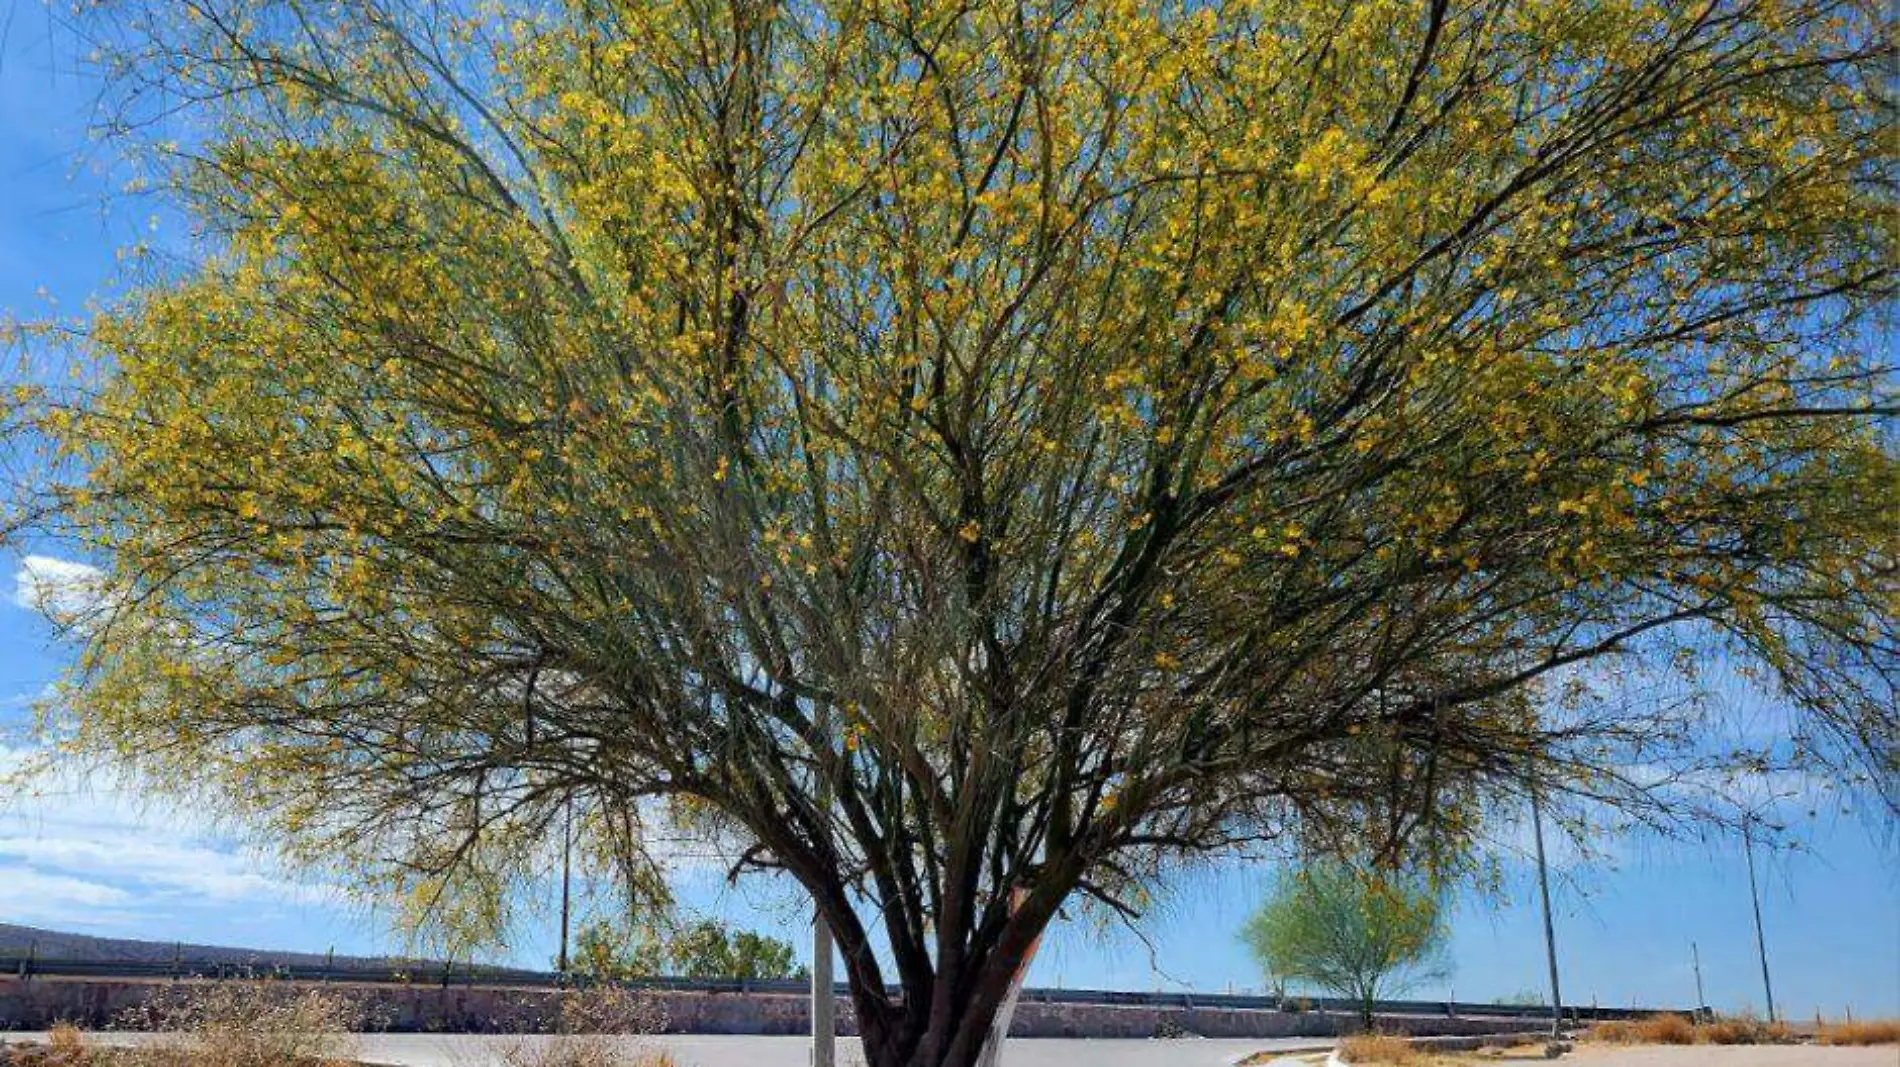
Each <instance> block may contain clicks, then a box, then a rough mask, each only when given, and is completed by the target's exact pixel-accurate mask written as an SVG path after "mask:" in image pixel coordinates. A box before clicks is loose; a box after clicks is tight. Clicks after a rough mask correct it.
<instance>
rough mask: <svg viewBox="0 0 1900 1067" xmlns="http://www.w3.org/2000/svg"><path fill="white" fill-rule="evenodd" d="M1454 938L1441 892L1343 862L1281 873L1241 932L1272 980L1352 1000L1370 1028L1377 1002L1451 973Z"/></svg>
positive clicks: (1362, 1020)
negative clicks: (1448, 953) (1449, 946)
mask: <svg viewBox="0 0 1900 1067" xmlns="http://www.w3.org/2000/svg"><path fill="white" fill-rule="evenodd" d="M1449 937H1450V929H1449V927H1448V926H1447V925H1446V922H1445V917H1444V915H1443V913H1442V908H1441V896H1440V894H1439V893H1438V892H1437V891H1435V890H1433V889H1430V888H1427V887H1426V886H1424V885H1423V884H1422V883H1420V882H1418V881H1416V880H1405V879H1394V878H1390V877H1384V876H1381V875H1378V874H1375V873H1370V872H1367V871H1364V870H1361V869H1359V868H1356V867H1353V866H1349V865H1346V864H1341V863H1320V864H1317V865H1313V866H1308V867H1303V868H1301V869H1299V870H1297V871H1294V872H1291V873H1288V874H1286V875H1283V876H1282V877H1281V878H1280V879H1279V880H1278V881H1277V882H1276V884H1275V885H1274V888H1273V891H1272V892H1271V894H1269V896H1268V897H1267V899H1266V900H1265V901H1264V902H1263V903H1262V904H1261V905H1260V908H1259V910H1258V911H1256V912H1255V913H1254V914H1253V916H1252V917H1251V918H1249V919H1248V920H1247V925H1246V927H1245V928H1244V929H1243V930H1242V933H1241V939H1242V940H1243V941H1244V942H1245V943H1246V945H1247V948H1248V950H1249V951H1250V952H1251V953H1252V954H1253V957H1254V959H1255V961H1256V962H1258V963H1259V964H1260V967H1261V969H1262V971H1264V972H1265V973H1266V974H1267V975H1269V976H1270V977H1271V978H1272V979H1273V980H1275V981H1285V982H1297V983H1301V984H1305V985H1311V986H1317V987H1319V988H1321V989H1325V990H1329V991H1331V992H1333V993H1337V994H1338V995H1340V996H1342V997H1346V998H1348V999H1350V1000H1352V1001H1353V1002H1354V1004H1355V1005H1356V1006H1357V1008H1358V1011H1359V1021H1360V1023H1361V1025H1363V1026H1364V1027H1366V1028H1367V1029H1370V1028H1371V1027H1372V1009H1373V1002H1374V1001H1376V1000H1379V999H1380V998H1382V997H1389V996H1392V995H1393V994H1395V993H1398V992H1402V991H1404V990H1405V989H1408V988H1411V987H1412V986H1415V985H1416V984H1417V983H1419V982H1423V981H1429V980H1432V979H1435V978H1441V977H1444V976H1445V975H1446V974H1447V973H1449V972H1448V964H1447V961H1446V958H1445V951H1446V947H1447V942H1448V940H1449Z"/></svg>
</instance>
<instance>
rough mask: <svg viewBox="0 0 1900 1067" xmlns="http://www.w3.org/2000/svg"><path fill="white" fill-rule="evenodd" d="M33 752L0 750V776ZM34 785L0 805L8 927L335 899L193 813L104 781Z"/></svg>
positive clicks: (1, 880)
mask: <svg viewBox="0 0 1900 1067" xmlns="http://www.w3.org/2000/svg"><path fill="white" fill-rule="evenodd" d="M34 755H35V753H34V752H33V751H32V750H27V749H19V748H13V749H9V748H7V747H5V746H0V776H4V775H6V774H7V773H9V772H11V771H17V770H19V769H20V768H21V767H22V766H24V765H26V763H27V762H28V761H29V760H31V759H32V757H33V756H34ZM32 785H33V788H32V789H30V790H19V791H17V792H15V793H14V794H13V796H12V797H11V798H10V799H7V800H5V801H4V802H0V915H5V916H7V917H9V918H10V919H13V920H14V921H21V922H33V923H40V924H45V925H53V926H69V927H70V926H75V925H97V924H100V923H107V924H111V925H124V924H129V923H135V922H145V923H148V924H149V923H154V922H158V923H162V922H163V921H164V920H165V918H166V917H167V915H168V914H169V913H173V912H176V911H177V910H178V909H180V908H198V907H204V906H214V907H216V906H228V905H233V904H243V905H247V906H253V907H255V906H262V905H271V904H286V903H300V904H322V903H334V902H338V901H339V900H340V898H341V894H340V893H338V892H337V891H336V890H335V889H334V888H332V887H328V886H324V885H318V884H311V883H305V882H299V881H297V880H295V879H293V878H291V877H289V876H288V875H287V874H286V873H285V872H283V871H282V870H280V869H278V868H277V867H276V865H275V864H273V863H272V862H271V861H270V860H269V858H268V857H264V856H259V855H257V854H255V853H253V852H251V851H248V850H246V849H244V848H242V847H240V846H239V845H238V844H236V843H234V842H233V841H231V840H230V839H229V838H228V837H226V836H225V835H222V834H220V833H219V827H218V826H217V825H216V823H215V821H214V820H213V818H212V817H211V816H210V815H207V814H206V813H204V812H202V811H200V810H199V809H195V808H188V807H183V806H161V805H158V804H155V803H153V802H152V801H151V799H150V798H148V797H144V796H141V795H140V794H139V793H137V792H136V791H135V790H132V789H130V788H128V787H125V786H124V785H123V784H122V783H120V782H117V781H114V780H113V779H112V778H111V776H109V775H100V776H97V777H95V778H94V779H92V780H90V781H87V780H79V779H77V778H74V777H69V776H57V777H49V778H36V779H35V780H34V781H33V783H32ZM104 913H110V914H104ZM115 916H116V918H115Z"/></svg>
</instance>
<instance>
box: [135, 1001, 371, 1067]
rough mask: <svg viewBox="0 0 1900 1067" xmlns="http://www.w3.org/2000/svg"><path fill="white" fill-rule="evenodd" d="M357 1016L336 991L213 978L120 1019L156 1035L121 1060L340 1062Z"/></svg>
mask: <svg viewBox="0 0 1900 1067" xmlns="http://www.w3.org/2000/svg"><path fill="white" fill-rule="evenodd" d="M358 1015H359V1011H358V1007H357V1004H356V1002H355V1001H354V1000H353V999H352V998H351V997H349V996H346V995H345V994H343V993H341V992H338V991H335V990H329V989H310V988H294V987H290V986H284V985H279V984H275V983H270V982H219V983H216V984H211V985H195V984H191V985H180V986H176V987H173V988H170V989H167V990H165V991H163V992H161V993H159V994H157V995H155V996H153V997H152V998H151V999H149V1000H147V1001H146V1002H145V1003H144V1004H142V1005H140V1006H139V1007H138V1008H135V1009H133V1010H132V1011H131V1012H128V1013H127V1014H126V1015H125V1016H124V1017H122V1018H121V1020H120V1023H121V1025H123V1026H126V1027H128V1028H136V1029H140V1030H153V1031H157V1032H158V1033H159V1034H160V1037H159V1038H158V1039H157V1040H156V1041H154V1042H153V1043H151V1044H149V1045H144V1046H141V1047H140V1048H139V1049H138V1050H137V1052H136V1054H135V1055H133V1056H130V1057H127V1059H128V1060H130V1061H132V1062H133V1063H134V1064H135V1065H136V1067H341V1065H345V1064H349V1063H351V1062H353V1060H354V1055H353V1054H354V1042H353V1040H352V1039H351V1037H350V1035H349V1033H348V1031H350V1030H352V1029H354V1028H355V1025H356V1022H357V1016H358Z"/></svg>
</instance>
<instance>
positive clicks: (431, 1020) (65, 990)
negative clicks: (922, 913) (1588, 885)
mask: <svg viewBox="0 0 1900 1067" xmlns="http://www.w3.org/2000/svg"><path fill="white" fill-rule="evenodd" d="M201 984H211V983H197V982H190V981H186V982H167V981H129V980H103V979H64V978H32V979H19V978H13V977H0V1029H5V1030H44V1029H46V1028H48V1027H50V1026H51V1025H52V1024H54V1023H56V1022H72V1023H75V1024H77V1025H80V1026H83V1027H88V1028H104V1027H111V1026H123V1025H128V1024H129V1023H128V1015H129V1014H130V1013H133V1012H134V1011H135V1010H136V1009H137V1008H139V1006H141V1005H143V1004H145V1003H146V1002H147V1001H148V1000H149V999H150V998H151V997H153V996H154V995H155V994H157V995H176V993H177V992H182V991H186V990H188V989H189V988H190V987H192V986H196V985H201ZM277 988H281V987H277ZM328 988H332V989H336V990H341V991H345V992H346V994H347V995H348V996H349V997H350V999H351V1000H352V1002H353V1004H354V1005H355V1007H356V1009H357V1011H358V1019H357V1026H358V1028H359V1029H364V1030H396V1031H405V1032H417V1031H420V1032H430V1033H536V1032H545V1031H548V1030H551V1029H553V1028H554V1027H555V1024H556V1021H557V1020H558V1019H559V1018H560V1003H561V1001H560V997H561V996H562V994H560V993H556V992H553V991H551V990H543V989H496V988H464V987H456V986H450V987H446V988H445V987H442V986H436V985H413V986H390V985H336V986H330V987H328ZM168 991H169V992H168ZM646 999H647V1000H648V1001H649V1002H650V1003H649V1004H648V1005H647V1007H648V1008H649V1009H651V1010H650V1011H648V1012H643V1014H648V1015H650V1016H651V1017H653V1018H656V1019H658V1018H663V1019H664V1027H665V1029H666V1030H668V1031H670V1032H673V1033H701V1034H804V1033H809V1032H810V1023H809V1021H808V1020H809V1010H808V1009H809V1004H808V1002H807V1001H806V999H805V998H804V997H798V996H786V995H783V994H772V993H678V992H669V993H654V994H648V995H646ZM838 1009H839V1010H838V1022H839V1032H840V1033H843V1034H855V1033H856V1032H857V1022H856V1019H855V1017H854V1013H853V1012H852V1010H851V1005H850V1003H849V1002H848V1001H840V1003H839V1005H838ZM1351 1022H1352V1019H1351V1017H1350V1016H1343V1015H1337V1014H1334V1015H1328V1014H1323V1013H1319V1012H1278V1011H1254V1010H1235V1009H1208V1008H1151V1007H1123V1006H1109V1005H1086V1004H1043V1003H1037V1002H1025V1003H1022V1004H1020V1005H1019V1006H1018V1007H1017V1009H1016V1017H1015V1022H1014V1025H1013V1026H1012V1027H1011V1028H1010V1034H1011V1036H1014V1037H1156V1036H1174V1035H1181V1034H1198V1035H1201V1036H1203V1037H1299V1036H1315V1037H1320V1036H1330V1035H1331V1034H1333V1033H1336V1032H1337V1031H1338V1029H1339V1028H1340V1027H1342V1026H1345V1025H1349V1024H1350V1023H1351ZM1382 1022H1383V1023H1384V1025H1385V1026H1387V1027H1388V1028H1392V1029H1399V1030H1404V1031H1405V1032H1407V1033H1412V1034H1475V1033H1497V1032H1501V1031H1507V1030H1534V1029H1538V1028H1540V1027H1542V1026H1544V1025H1547V1024H1544V1023H1540V1022H1538V1021H1536V1020H1532V1019H1480V1018H1455V1019H1454V1018H1447V1017H1445V1016H1424V1015H1419V1016H1391V1017H1385V1018H1383V1019H1382ZM132 1025H135V1024H132Z"/></svg>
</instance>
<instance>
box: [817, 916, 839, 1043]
mask: <svg viewBox="0 0 1900 1067" xmlns="http://www.w3.org/2000/svg"><path fill="white" fill-rule="evenodd" d="M811 953H812V956H811V1062H812V1067H834V1065H835V1064H836V1063H837V1056H838V1049H837V1045H838V1021H837V1008H838V1005H837V997H836V996H835V995H834V993H833V990H832V982H831V924H830V923H827V922H826V921H825V917H824V916H823V915H815V916H814V917H813V919H812V924H811Z"/></svg>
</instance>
